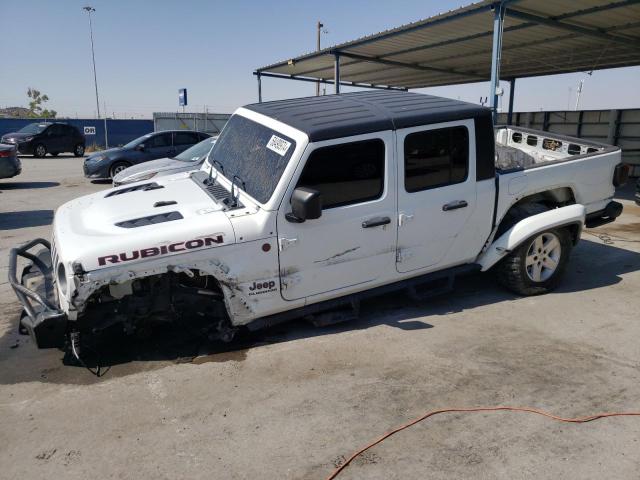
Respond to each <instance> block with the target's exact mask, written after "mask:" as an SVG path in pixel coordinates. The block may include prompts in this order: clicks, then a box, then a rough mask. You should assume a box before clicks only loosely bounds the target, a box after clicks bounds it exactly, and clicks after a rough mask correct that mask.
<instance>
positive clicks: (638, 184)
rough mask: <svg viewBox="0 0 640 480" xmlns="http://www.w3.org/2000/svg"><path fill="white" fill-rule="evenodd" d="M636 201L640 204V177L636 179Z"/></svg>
mask: <svg viewBox="0 0 640 480" xmlns="http://www.w3.org/2000/svg"><path fill="white" fill-rule="evenodd" d="M636 203H637V204H638V205H640V178H638V180H637V181H636Z"/></svg>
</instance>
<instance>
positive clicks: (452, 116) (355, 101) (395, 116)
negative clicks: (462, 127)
mask: <svg viewBox="0 0 640 480" xmlns="http://www.w3.org/2000/svg"><path fill="white" fill-rule="evenodd" d="M245 108H247V109H249V110H253V111H254V112H258V113H261V114H263V115H266V116H268V117H271V118H274V119H276V120H278V121H280V122H282V123H286V124H287V125H290V126H292V127H294V128H296V129H298V130H301V131H302V132H304V133H306V134H307V135H308V136H309V140H310V141H312V142H317V141H320V140H328V139H331V138H341V137H349V136H351V135H360V134H363V133H371V132H379V131H382V130H396V129H398V128H407V127H415V126H418V125H428V124H432V123H440V122H449V121H452V120H460V119H464V118H476V117H482V116H491V110H490V109H488V108H486V107H481V106H479V105H475V104H472V103H466V102H461V101H459V100H451V99H448V98H443V97H435V96H433V95H423V94H419V93H410V92H401V91H394V90H389V91H375V92H374V91H370V92H354V93H343V94H340V95H325V96H320V97H304V98H293V99H288V100H277V101H274V102H263V103H254V104H251V105H247V106H246V107H245Z"/></svg>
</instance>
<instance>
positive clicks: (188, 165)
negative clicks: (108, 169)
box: [113, 136, 218, 187]
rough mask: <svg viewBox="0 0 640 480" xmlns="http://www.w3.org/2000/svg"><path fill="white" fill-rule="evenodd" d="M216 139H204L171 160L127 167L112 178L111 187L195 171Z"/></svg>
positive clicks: (163, 159) (164, 159) (160, 160)
mask: <svg viewBox="0 0 640 480" xmlns="http://www.w3.org/2000/svg"><path fill="white" fill-rule="evenodd" d="M217 138H218V137H217V136H216V137H209V138H206V139H204V140H203V141H201V142H200V143H196V144H195V145H194V146H192V147H190V148H188V149H187V150H185V151H184V152H182V153H180V154H179V155H176V156H175V157H172V158H159V159H158V160H151V161H150V162H144V163H140V164H138V165H133V166H131V167H128V168H126V169H124V170H123V171H121V172H120V173H118V174H117V175H116V176H114V177H113V186H114V187H118V186H120V185H124V184H127V183H134V182H140V181H142V180H149V179H150V178H157V177H162V176H164V175H173V174H174V173H180V172H189V171H191V170H196V169H198V168H200V167H201V166H202V164H203V163H204V161H205V159H206V158H207V155H209V152H210V151H211V149H212V148H213V146H214V145H215V143H216V139H217Z"/></svg>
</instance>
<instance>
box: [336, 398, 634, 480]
mask: <svg viewBox="0 0 640 480" xmlns="http://www.w3.org/2000/svg"><path fill="white" fill-rule="evenodd" d="M501 410H507V411H510V412H528V413H535V414H536V415H542V416H543V417H548V418H551V419H553V420H558V421H560V422H569V423H586V422H591V421H593V420H597V419H599V418H606V417H630V416H640V412H612V413H598V414H596V415H590V416H588V417H578V418H563V417H558V416H556V415H552V414H551V413H548V412H545V411H543V410H537V409H535V408H530V407H475V408H443V409H441V410H432V411H430V412H428V413H425V414H424V415H422V416H421V417H418V418H416V419H414V420H411V421H410V422H407V423H405V424H404V425H400V426H399V427H397V428H394V429H393V430H391V431H389V432H387V433H385V434H384V435H382V436H381V437H380V438H378V439H377V440H374V441H373V442H371V443H370V444H368V445H367V446H366V447H363V448H361V449H360V450H358V451H357V452H355V453H354V454H353V455H351V456H350V457H349V458H348V459H347V460H346V461H345V462H344V463H343V464H342V465H340V466H339V467H338V468H336V469H335V470H334V471H333V472H332V473H331V475H329V476H328V477H327V480H333V479H334V478H336V477H337V476H338V474H339V473H340V472H341V471H342V470H344V469H345V468H346V467H347V466H348V465H349V464H350V463H351V462H352V461H353V460H354V459H355V458H356V457H357V456H358V455H360V454H362V453H364V452H366V451H367V450H369V449H370V448H371V447H374V446H376V445H378V444H379V443H381V442H382V441H384V440H385V439H387V438H389V437H390V436H391V435H393V434H395V433H398V432H399V431H401V430H404V429H405V428H409V427H411V426H412V425H415V424H416V423H419V422H421V421H423V420H426V419H427V418H429V417H433V416H434V415H438V414H439V413H453V412H456V413H459V412H497V411H501Z"/></svg>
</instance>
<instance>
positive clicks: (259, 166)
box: [210, 115, 296, 203]
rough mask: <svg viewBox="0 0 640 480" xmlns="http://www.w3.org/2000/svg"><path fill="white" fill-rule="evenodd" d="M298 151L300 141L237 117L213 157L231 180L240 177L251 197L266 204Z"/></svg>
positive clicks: (228, 127) (216, 145) (226, 131)
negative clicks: (297, 144)
mask: <svg viewBox="0 0 640 480" xmlns="http://www.w3.org/2000/svg"><path fill="white" fill-rule="evenodd" d="M295 149H296V142H295V141H294V140H293V139H291V138H289V137H287V136H286V135H283V134H282V133H280V132H277V131H275V130H272V129H270V128H268V127H265V126H264V125H261V124H259V123H256V122H254V121H252V120H249V119H248V118H245V117H242V116H240V115H234V116H232V117H231V118H230V119H229V121H228V122H227V124H226V125H225V127H224V128H223V129H222V133H221V134H220V136H219V137H218V141H217V142H216V144H215V146H214V147H213V150H212V152H211V157H213V159H214V160H216V161H217V162H220V163H221V164H222V165H223V166H224V175H225V176H226V177H227V178H228V179H229V180H231V179H232V177H233V175H238V176H239V177H240V178H241V179H242V181H244V182H245V186H246V188H245V191H246V192H247V194H249V195H251V196H252V197H253V198H255V199H256V200H258V201H259V202H260V203H266V202H268V201H269V199H270V198H271V195H272V194H273V191H274V190H275V188H276V185H277V184H278V182H279V181H280V177H281V176H282V173H283V172H284V169H285V168H286V166H287V164H288V163H289V159H290V158H291V155H293V151H294V150H295ZM210 161H211V159H210Z"/></svg>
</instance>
